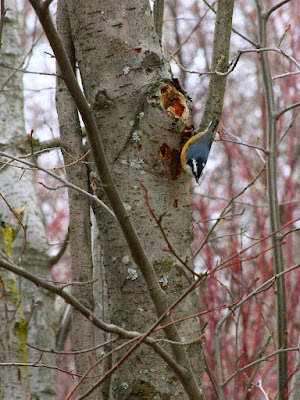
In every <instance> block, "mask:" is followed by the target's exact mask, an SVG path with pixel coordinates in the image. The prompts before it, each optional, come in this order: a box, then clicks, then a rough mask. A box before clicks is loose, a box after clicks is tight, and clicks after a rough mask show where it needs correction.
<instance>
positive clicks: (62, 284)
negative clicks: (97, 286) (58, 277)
mask: <svg viewBox="0 0 300 400" xmlns="http://www.w3.org/2000/svg"><path fill="white" fill-rule="evenodd" d="M44 280H45V281H46V282H50V283H54V284H59V285H61V286H60V288H61V289H65V288H66V287H68V286H84V285H91V284H93V283H96V282H98V280H99V278H96V279H93V280H90V281H84V282H61V281H54V280H52V279H44Z"/></svg>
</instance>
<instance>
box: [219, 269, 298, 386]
mask: <svg viewBox="0 0 300 400" xmlns="http://www.w3.org/2000/svg"><path fill="white" fill-rule="evenodd" d="M284 272H286V271H284ZM299 350H300V347H290V348H287V349H279V350H276V351H274V352H273V353H270V354H268V355H267V356H265V357H262V358H259V359H258V360H255V361H253V362H252V363H250V364H247V365H245V366H244V367H242V368H240V369H239V370H238V371H235V372H234V373H233V374H232V375H230V377H229V378H227V379H226V381H224V382H223V383H222V387H225V386H226V385H227V384H228V383H229V382H230V381H231V379H233V378H234V377H235V376H236V375H238V374H240V373H242V372H244V371H246V370H247V369H248V368H251V367H254V366H255V365H257V364H260V363H261V362H263V361H270V358H272V357H274V356H277V355H278V354H280V353H288V352H290V351H299Z"/></svg>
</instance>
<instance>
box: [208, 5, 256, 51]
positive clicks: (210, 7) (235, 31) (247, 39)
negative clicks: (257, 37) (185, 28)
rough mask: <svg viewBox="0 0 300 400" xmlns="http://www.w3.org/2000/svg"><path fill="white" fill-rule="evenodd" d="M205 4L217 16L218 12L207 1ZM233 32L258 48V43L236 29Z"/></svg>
mask: <svg viewBox="0 0 300 400" xmlns="http://www.w3.org/2000/svg"><path fill="white" fill-rule="evenodd" d="M203 2H204V3H205V4H206V5H207V7H208V8H209V9H210V10H211V11H213V12H214V13H215V14H216V10H215V9H214V8H213V7H212V6H211V5H210V4H209V3H208V2H207V1H206V0H203ZM231 30H232V32H234V33H235V34H236V35H238V36H240V37H241V38H242V39H244V40H246V41H247V42H248V43H250V44H252V45H253V46H254V47H257V43H255V42H253V41H252V40H251V39H249V38H247V37H246V36H244V35H243V34H241V33H240V32H238V31H237V30H236V29H235V28H231Z"/></svg>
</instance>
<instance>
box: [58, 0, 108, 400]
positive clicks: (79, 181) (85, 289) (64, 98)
mask: <svg viewBox="0 0 300 400" xmlns="http://www.w3.org/2000/svg"><path fill="white" fill-rule="evenodd" d="M57 28H58V30H59V32H60V36H61V39H62V41H63V44H64V47H65V49H66V52H67V54H68V57H69V60H70V62H71V65H72V67H73V71H75V54H74V46H73V43H72V38H71V32H70V25H69V18H68V10H67V2H66V1H65V0H61V1H59V3H58V12H57ZM58 72H59V66H58ZM56 108H57V114H58V120H59V126H60V137H61V144H62V147H63V148H64V149H65V150H66V151H64V152H63V157H64V162H65V164H68V163H70V162H72V160H73V158H71V157H70V155H71V156H72V157H74V158H75V159H78V158H80V157H81V156H82V154H84V148H83V143H82V132H81V128H80V123H79V119H78V112H77V107H76V104H75V102H74V100H73V98H72V96H71V95H70V92H69V90H68V89H67V87H66V85H65V82H64V81H63V79H61V78H58V79H57V90H56ZM66 173H67V177H68V179H69V180H70V181H71V182H73V183H74V184H76V185H77V186H79V187H80V188H82V189H84V190H85V191H88V190H89V182H88V172H87V168H86V166H85V164H84V163H76V164H74V165H72V167H70V168H67V169H66ZM68 195H69V208H70V220H69V236H70V239H69V242H70V252H71V260H72V261H71V273H72V280H73V281H78V282H82V281H92V279H93V263H92V253H91V224H90V222H89V221H90V201H89V199H88V198H87V196H84V195H83V194H79V193H76V192H74V191H73V190H69V191H68ZM71 293H72V295H73V296H74V297H75V298H77V299H78V300H79V301H80V302H81V303H82V304H84V305H86V306H87V307H88V308H89V310H94V298H93V285H92V283H90V284H87V285H84V286H78V285H72V288H71ZM94 345H95V341H94V327H93V325H92V324H91V323H90V321H88V320H87V319H86V318H84V317H83V316H82V315H80V314H79V313H78V311H76V310H72V348H73V350H80V349H83V348H93V347H94ZM94 357H95V354H93V353H90V354H86V353H85V354H76V355H75V357H74V358H75V365H76V370H77V373H79V374H81V375H83V374H84V373H85V372H86V370H87V369H88V368H89V367H90V363H91V362H94ZM93 383H94V382H93V379H85V380H84V381H83V382H82V384H81V385H80V391H82V393H84V392H86V391H87V390H88V389H89V388H90V387H91V386H92V385H93ZM101 398H102V394H101V390H100V389H97V390H95V391H94V392H93V394H91V399H97V400H98V399H101Z"/></svg>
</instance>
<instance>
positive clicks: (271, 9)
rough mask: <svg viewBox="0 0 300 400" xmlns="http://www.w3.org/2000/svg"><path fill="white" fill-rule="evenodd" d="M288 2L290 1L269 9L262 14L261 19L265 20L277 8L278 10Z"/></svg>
mask: <svg viewBox="0 0 300 400" xmlns="http://www.w3.org/2000/svg"><path fill="white" fill-rule="evenodd" d="M290 1H291V0H282V1H281V2H280V3H278V4H276V5H275V6H274V7H272V8H270V10H269V11H267V12H266V13H264V14H262V18H264V19H266V20H267V19H268V18H269V17H270V15H271V14H272V13H273V12H274V11H276V10H277V9H278V8H280V7H281V6H283V5H284V4H286V3H288V2H290Z"/></svg>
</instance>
